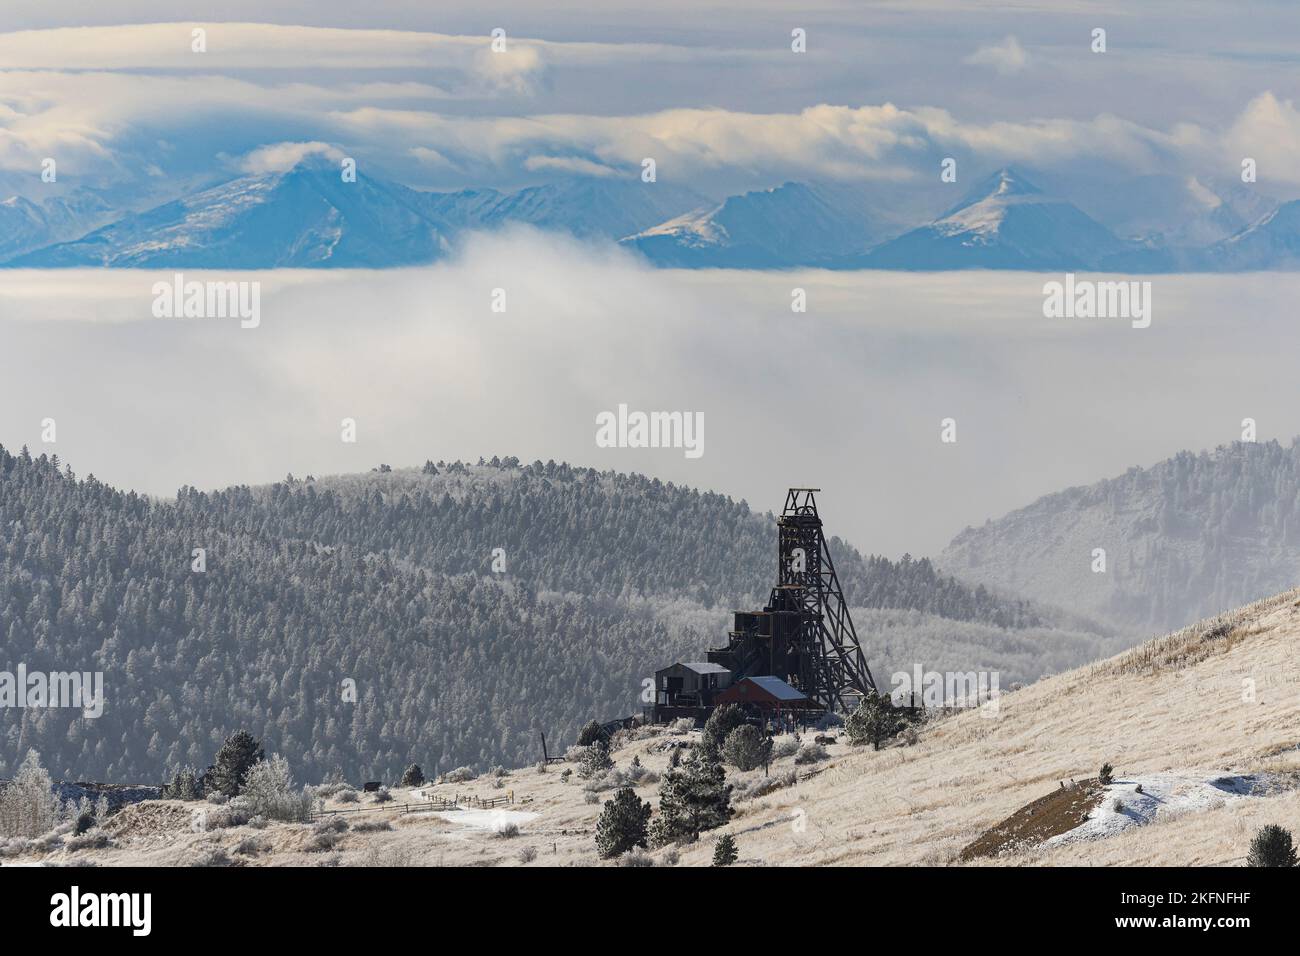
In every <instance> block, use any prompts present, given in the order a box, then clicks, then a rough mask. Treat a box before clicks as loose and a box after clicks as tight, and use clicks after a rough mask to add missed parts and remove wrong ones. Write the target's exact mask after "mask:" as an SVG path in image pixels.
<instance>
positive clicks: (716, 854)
mask: <svg viewBox="0 0 1300 956" xmlns="http://www.w3.org/2000/svg"><path fill="white" fill-rule="evenodd" d="M739 857H740V854H739V852H738V851H737V850H736V838H735V837H733V836H732V835H731V834H730V833H724V834H722V836H720V837H718V842H717V843H715V844H714V845H713V865H714V866H731V864H733V863H735V862H736V860H737V859H739Z"/></svg>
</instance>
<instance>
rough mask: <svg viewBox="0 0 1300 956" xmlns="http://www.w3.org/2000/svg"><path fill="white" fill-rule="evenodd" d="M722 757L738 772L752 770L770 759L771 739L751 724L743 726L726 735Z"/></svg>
mask: <svg viewBox="0 0 1300 956" xmlns="http://www.w3.org/2000/svg"><path fill="white" fill-rule="evenodd" d="M722 756H723V759H725V760H726V761H727V763H729V764H731V765H732V766H733V767H735V768H737V769H738V770H753V769H755V768H757V767H761V766H763V765H764V764H766V763H768V762H769V761H770V760H771V759H772V739H771V738H770V737H768V736H766V735H765V734H764V733H763V732H762V731H761V730H759V729H758V728H757V727H755V726H754V725H753V724H743V725H741V726H740V727H737V728H736V729H735V730H733V731H732V732H731V733H729V734H727V739H726V740H725V741H723V743H722Z"/></svg>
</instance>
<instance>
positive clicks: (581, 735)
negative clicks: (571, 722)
mask: <svg viewBox="0 0 1300 956" xmlns="http://www.w3.org/2000/svg"><path fill="white" fill-rule="evenodd" d="M597 740H603V741H605V742H606V743H608V742H609V737H608V735H607V734H606V733H605V731H604V730H603V729H602V728H601V726H600V722H599V721H596V720H593V721H590V722H589V723H588V724H587V725H586V726H584V727H583V728H582V730H580V731H578V746H579V747H590V746H591V745H592V744H594V743H595V742H596V741H597Z"/></svg>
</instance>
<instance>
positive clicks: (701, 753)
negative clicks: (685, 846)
mask: <svg viewBox="0 0 1300 956" xmlns="http://www.w3.org/2000/svg"><path fill="white" fill-rule="evenodd" d="M726 780H727V772H726V771H725V770H724V769H723V768H722V764H720V763H718V762H717V760H716V759H714V758H713V757H712V756H711V755H710V754H709V752H708V751H707V750H704V749H696V750H692V751H691V755H690V756H689V757H687V758H686V760H685V761H684V762H683V763H682V765H681V767H680V768H679V769H677V770H670V771H668V773H667V775H666V776H665V777H664V781H663V783H662V784H661V785H660V787H659V817H658V818H657V819H656V820H655V822H654V824H653V825H652V827H651V839H652V841H653V842H654V844H655V846H664V845H666V844H668V843H684V842H694V841H695V840H698V839H699V836H700V833H702V832H703V831H705V830H712V829H715V828H717V827H720V826H722V825H723V824H725V823H726V822H727V821H728V820H730V819H731V813H732V810H731V785H730V784H728V783H727V782H726Z"/></svg>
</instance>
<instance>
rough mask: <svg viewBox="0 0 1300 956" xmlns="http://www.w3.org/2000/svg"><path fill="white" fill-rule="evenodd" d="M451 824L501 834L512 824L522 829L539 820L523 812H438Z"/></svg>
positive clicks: (534, 814) (436, 813)
mask: <svg viewBox="0 0 1300 956" xmlns="http://www.w3.org/2000/svg"><path fill="white" fill-rule="evenodd" d="M434 816H435V817H439V818H441V819H443V820H446V821H448V822H449V823H459V824H461V825H462V826H464V827H465V828H467V829H470V830H491V831H492V832H493V833H499V832H500V831H502V830H504V829H505V828H506V827H507V826H509V825H510V824H512V823H513V824H514V825H515V826H519V827H522V826H523V825H524V824H525V823H528V822H530V821H532V820H536V819H537V816H538V815H537V814H536V813H526V812H524V811H522V810H438V811H436V812H435V813H434Z"/></svg>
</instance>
